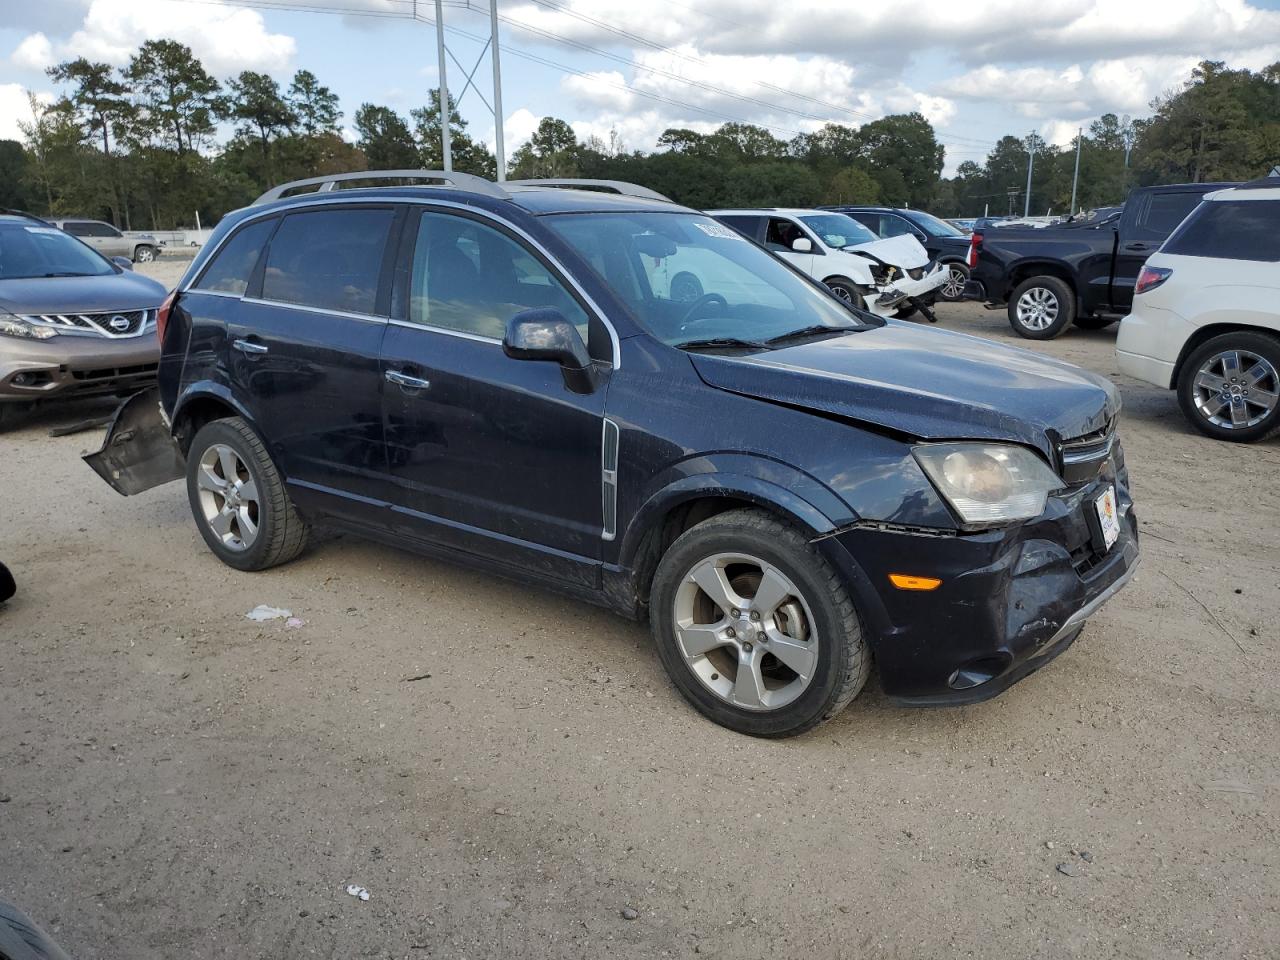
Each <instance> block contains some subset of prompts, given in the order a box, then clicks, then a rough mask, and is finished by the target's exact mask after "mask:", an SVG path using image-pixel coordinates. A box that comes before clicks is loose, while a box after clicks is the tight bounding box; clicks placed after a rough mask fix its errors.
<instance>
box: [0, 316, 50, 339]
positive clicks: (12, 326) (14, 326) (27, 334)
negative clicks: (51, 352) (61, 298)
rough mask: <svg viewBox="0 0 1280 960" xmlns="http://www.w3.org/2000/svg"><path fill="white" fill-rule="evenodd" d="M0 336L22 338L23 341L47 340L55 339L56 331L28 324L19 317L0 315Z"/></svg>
mask: <svg viewBox="0 0 1280 960" xmlns="http://www.w3.org/2000/svg"><path fill="white" fill-rule="evenodd" d="M0 334H3V335H4V336H6V337H22V338H23V339H24V340H48V339H49V338H50V337H56V336H57V335H58V331H57V330H56V329H55V328H53V327H46V326H44V325H43V324H38V323H28V322H27V321H26V320H23V319H21V318H19V317H14V316H10V315H8V314H0Z"/></svg>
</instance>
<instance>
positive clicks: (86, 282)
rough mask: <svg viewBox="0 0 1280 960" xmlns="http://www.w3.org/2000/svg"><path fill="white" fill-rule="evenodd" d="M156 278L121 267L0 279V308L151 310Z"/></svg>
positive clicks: (158, 297)
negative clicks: (101, 272) (84, 274)
mask: <svg viewBox="0 0 1280 960" xmlns="http://www.w3.org/2000/svg"><path fill="white" fill-rule="evenodd" d="M164 296H165V289H164V287H163V286H161V285H160V284H159V283H156V281H154V280H152V279H150V278H149V277H144V276H142V275H141V274H137V273H132V272H130V271H128V270H125V271H124V272H122V273H112V274H108V275H106V276H103V277H32V278H30V279H26V280H0V310H3V311H5V312H6V313H18V314H42V313H106V312H108V311H115V310H151V309H153V308H155V307H158V306H160V304H161V302H162V301H163V300H164Z"/></svg>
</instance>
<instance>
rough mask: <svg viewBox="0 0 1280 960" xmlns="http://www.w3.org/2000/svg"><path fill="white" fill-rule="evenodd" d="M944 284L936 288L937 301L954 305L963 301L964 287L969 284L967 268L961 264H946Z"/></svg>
mask: <svg viewBox="0 0 1280 960" xmlns="http://www.w3.org/2000/svg"><path fill="white" fill-rule="evenodd" d="M946 267H947V279H946V282H945V283H943V284H942V286H940V287H939V288H938V299H939V300H944V301H946V302H947V303H956V302H957V301H959V300H963V299H964V285H965V284H966V283H968V282H969V268H968V267H967V266H965V265H964V264H963V263H948V264H947V265H946Z"/></svg>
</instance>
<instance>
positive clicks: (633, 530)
mask: <svg viewBox="0 0 1280 960" xmlns="http://www.w3.org/2000/svg"><path fill="white" fill-rule="evenodd" d="M742 508H753V509H757V510H761V511H763V512H765V513H769V514H772V515H773V516H775V517H777V518H778V519H780V520H784V521H786V522H787V523H790V524H792V525H794V526H796V527H797V528H798V529H800V530H801V531H802V532H803V533H804V534H806V535H807V536H810V537H817V536H820V535H822V534H824V533H830V532H831V531H832V530H835V529H836V525H835V524H834V523H833V522H832V520H831V519H830V518H829V517H827V516H826V514H825V513H823V511H822V510H820V509H819V508H818V507H816V506H814V505H813V504H812V503H810V502H808V501H807V500H805V499H803V498H802V497H800V496H798V495H797V494H795V493H793V492H792V491H791V490H788V489H787V488H785V487H783V486H780V485H778V484H775V483H773V482H771V481H768V480H762V479H760V478H758V477H751V476H744V475H730V474H712V475H705V474H704V475H699V476H693V477H686V478H684V479H682V480H679V481H676V482H675V483H673V484H671V485H669V486H667V487H665V488H663V489H662V490H660V491H659V492H658V493H655V494H654V495H653V496H651V497H650V498H649V499H648V500H647V501H645V503H644V504H643V505H642V506H641V507H640V509H639V510H638V511H636V515H635V517H634V518H633V519H632V521H631V523H630V524H629V525H628V527H627V532H626V534H625V535H624V536H623V541H622V545H621V548H620V550H619V557H618V559H619V564H620V565H621V566H622V567H623V569H629V570H630V572H631V578H632V582H633V584H634V588H635V592H636V597H637V599H638V600H639V601H640V603H641V604H644V605H647V604H648V600H649V590H650V588H651V586H652V584H653V576H654V573H655V571H656V570H657V568H658V562H659V561H660V560H661V559H662V556H663V554H665V553H666V551H667V548H668V547H670V546H671V544H672V543H674V542H675V541H676V540H677V539H678V538H679V537H680V535H681V534H683V533H684V532H685V531H686V530H689V529H690V528H691V527H693V526H695V525H696V524H699V523H701V522H702V521H703V520H707V519H709V518H710V517H713V516H716V515H717V514H720V513H724V512H726V511H729V510H735V509H742Z"/></svg>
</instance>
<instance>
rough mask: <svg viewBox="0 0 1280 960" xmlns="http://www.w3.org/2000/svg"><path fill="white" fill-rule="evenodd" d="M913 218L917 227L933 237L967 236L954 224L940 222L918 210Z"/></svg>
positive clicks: (931, 215)
mask: <svg viewBox="0 0 1280 960" xmlns="http://www.w3.org/2000/svg"><path fill="white" fill-rule="evenodd" d="M911 216H912V218H913V219H914V220H915V222H916V226H917V227H919V228H920V229H921V230H923V231H924V232H925V233H927V234H929V236H931V237H963V236H964V235H965V233H964V231H963V230H961V229H960V228H959V227H957V226H956V225H955V224H954V223H947V221H945V220H939V219H938V218H937V217H935V216H934V215H933V214H931V213H925V212H924V211H922V210H916V211H914V212H913V213H912V214H911Z"/></svg>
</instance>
